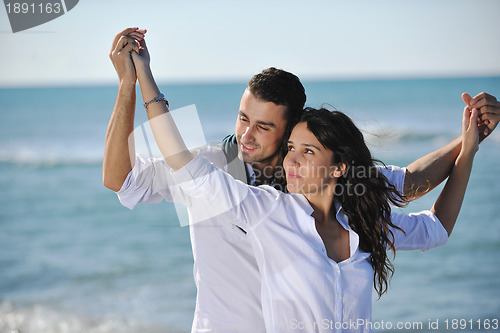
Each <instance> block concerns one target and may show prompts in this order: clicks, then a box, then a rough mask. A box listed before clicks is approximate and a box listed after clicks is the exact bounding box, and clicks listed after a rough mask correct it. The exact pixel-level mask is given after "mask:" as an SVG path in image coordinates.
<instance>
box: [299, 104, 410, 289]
mask: <svg viewBox="0 0 500 333" xmlns="http://www.w3.org/2000/svg"><path fill="white" fill-rule="evenodd" d="M300 122H305V123H306V124H307V128H308V129H309V130H310V131H311V132H312V133H313V134H314V135H315V136H316V138H317V139H318V141H319V142H320V143H321V144H322V145H323V146H324V147H325V148H328V149H330V150H331V151H333V164H334V165H338V164H341V163H343V164H345V166H346V171H345V173H344V175H343V176H341V177H340V178H338V179H337V186H340V188H335V198H336V199H337V200H338V201H339V202H340V204H341V205H342V209H343V211H344V212H345V214H346V215H347V217H348V220H349V226H350V227H351V228H352V230H353V231H355V232H356V233H357V234H358V235H359V244H360V248H361V249H362V250H363V251H365V252H368V253H370V254H371V256H370V261H371V265H372V267H373V270H374V271H375V275H374V278H373V284H374V287H375V290H376V291H377V293H378V295H379V297H380V296H382V294H384V293H385V292H386V291H387V287H388V281H389V280H390V278H391V277H392V275H393V274H394V266H393V265H392V263H391V261H390V260H389V258H388V256H387V250H388V249H390V250H392V251H393V252H394V254H395V247H394V234H393V232H392V231H391V229H390V227H392V228H395V229H399V230H401V229H400V228H399V227H397V226H395V225H394V224H392V221H391V207H390V205H391V204H393V205H395V206H404V205H405V203H406V202H407V201H406V199H405V198H404V196H403V195H402V194H401V193H399V192H398V190H397V189H396V187H395V186H394V185H392V184H391V183H389V181H388V180H387V178H386V177H385V176H384V175H383V174H381V173H380V172H379V171H378V169H377V168H376V167H375V163H380V161H378V160H375V159H374V158H373V157H372V155H371V153H370V150H369V149H368V147H367V146H366V143H365V140H364V138H363V134H362V133H361V131H360V130H359V129H358V128H357V127H356V125H354V123H353V122H352V120H351V119H350V118H349V117H348V116H346V115H345V114H344V113H342V112H339V111H330V110H327V109H325V108H321V109H319V110H318V109H313V108H306V109H305V110H304V114H303V116H302V119H301V120H300ZM349 189H350V190H349Z"/></svg>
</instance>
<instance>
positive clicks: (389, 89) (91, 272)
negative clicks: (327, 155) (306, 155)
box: [0, 77, 500, 333]
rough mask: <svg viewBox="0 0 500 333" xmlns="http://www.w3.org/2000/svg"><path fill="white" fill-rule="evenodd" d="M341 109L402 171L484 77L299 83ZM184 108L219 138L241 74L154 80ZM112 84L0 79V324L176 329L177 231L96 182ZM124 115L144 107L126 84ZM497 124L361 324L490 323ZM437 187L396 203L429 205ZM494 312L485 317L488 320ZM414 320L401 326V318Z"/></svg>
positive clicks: (495, 303)
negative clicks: (438, 224) (425, 247)
mask: <svg viewBox="0 0 500 333" xmlns="http://www.w3.org/2000/svg"><path fill="white" fill-rule="evenodd" d="M304 86H305V88H306V92H307V105H308V106H313V107H320V106H322V105H323V104H326V105H329V106H330V107H334V108H336V109H338V110H341V111H344V112H346V113H347V114H349V115H350V116H351V117H352V118H353V120H354V121H355V122H356V123H357V124H358V125H359V126H360V127H361V128H362V129H363V130H364V132H365V135H366V138H367V141H368V142H369V144H370V148H371V149H372V151H373V153H374V155H375V157H377V158H379V159H381V160H382V161H384V162H385V163H386V164H395V165H399V166H406V165H408V164H409V163H411V162H412V161H414V160H415V159H417V158H418V157H421V156H423V155H424V154H426V153H429V152H431V151H433V150H435V149H437V148H439V147H441V146H443V145H445V144H446V143H448V142H450V141H451V140H452V139H454V138H455V137H457V136H458V135H460V133H461V118H462V111H463V107H464V105H463V102H462V101H461V98H460V94H461V93H462V92H469V93H470V94H471V95H475V94H477V93H479V92H481V91H486V92H489V93H491V94H493V95H496V96H497V97H500V77H493V78H454V79H412V80H372V81H337V82H327V81H321V82H307V81H306V82H304ZM160 89H161V91H162V92H163V93H164V94H165V95H166V96H167V98H168V99H169V102H170V105H171V108H172V109H176V108H181V107H184V106H187V105H193V104H194V105H195V106H196V110H197V112H198V116H199V120H200V124H201V126H202V127H203V131H204V136H205V139H206V141H207V142H216V141H218V140H220V139H221V138H223V137H224V136H225V135H227V134H230V133H232V131H233V128H234V123H235V120H236V112H237V110H238V106H239V101H240V98H241V94H242V92H243V90H244V89H245V82H242V83H231V84H198V85H195V84H184V85H172V84H164V85H160ZM117 90H118V89H117V86H94V87H91V86H87V87H66V88H63V87H59V88H32V89H28V88H23V89H20V88H19V89H0V188H1V189H2V190H1V191H0V204H1V206H0V207H1V208H0V332H2V333H3V332H8V333H10V332H22V333H25V332H29V333H37V332H43V333H46V332H57V333H59V332H61V333H62V332H71V333H73V332H86V333H89V332H92V333H93V332H95V333H97V332H99V333H101V332H125V333H127V332H152V333H156V332H189V330H190V327H191V320H192V316H193V311H194V305H195V295H196V291H195V286H194V282H193V276H192V269H193V267H192V265H193V257H192V252H191V247H190V241H189V230H188V228H187V227H181V226H180V224H179V220H178V218H177V215H176V211H175V207H174V206H173V205H172V204H168V203H165V202H163V203H162V204H145V205H139V206H138V207H137V208H136V209H135V210H133V211H131V210H128V209H127V208H124V207H122V206H121V205H120V203H119V201H118V199H117V197H116V195H115V194H114V193H113V192H112V191H110V190H108V189H106V188H105V187H104V186H103V185H102V178H101V177H102V176H101V174H102V171H101V163H102V156H103V146H104V137H105V133H106V128H107V124H108V121H109V117H110V115H111V112H112V110H113V105H114V101H115V98H116V93H117ZM137 101H138V102H137V112H136V126H139V125H140V124H142V123H144V122H145V121H146V120H147V118H146V115H145V112H144V109H143V107H142V105H141V103H140V102H141V101H142V100H141V96H140V92H139V91H138V98H137ZM499 131H500V130H497V132H494V133H493V134H492V135H491V136H490V137H489V138H487V139H486V140H485V141H484V142H483V143H481V145H480V150H479V152H478V154H477V155H476V159H475V162H474V168H473V171H472V176H471V179H470V183H469V188H468V190H467V194H466V198H465V202H464V204H463V207H462V211H461V213H460V216H459V220H458V222H457V225H456V227H455V229H454V231H453V234H452V236H451V238H450V239H449V241H448V243H447V245H446V246H444V247H441V248H438V249H433V250H430V251H428V252H425V253H421V252H398V253H397V255H396V258H395V260H394V264H395V269H396V271H395V274H394V277H393V279H392V281H391V285H390V289H389V292H388V294H386V295H384V296H382V298H381V299H380V300H376V297H374V302H373V308H374V312H373V325H374V326H373V328H374V330H375V331H384V332H385V331H391V332H392V331H398V330H397V329H400V328H403V329H408V331H419V332H436V331H446V329H448V330H449V331H452V330H455V331H461V332H463V331H467V332H470V331H477V332H479V331H481V332H484V331H485V330H487V331H494V329H495V328H496V329H498V327H499V325H500V323H498V320H500V259H499V257H500V205H499V200H500V182H499V180H498V178H497V176H498V174H499V173H500V154H499V152H500V132H499ZM441 188H442V187H439V188H437V189H435V190H434V191H432V192H431V193H429V194H428V195H426V196H424V197H423V198H421V199H419V200H417V201H415V202H413V203H412V204H410V205H409V207H407V208H405V211H420V210H422V209H429V208H430V207H431V206H432V203H433V202H434V201H435V200H436V198H437V196H438V194H439V191H440V189H441ZM495 323H496V326H495ZM415 325H416V326H415Z"/></svg>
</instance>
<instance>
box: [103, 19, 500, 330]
mask: <svg viewBox="0 0 500 333" xmlns="http://www.w3.org/2000/svg"><path fill="white" fill-rule="evenodd" d="M144 33H145V31H144V30H138V29H136V28H132V29H125V30H124V31H122V32H121V33H119V34H118V35H117V36H116V37H115V40H114V42H113V46H112V50H111V54H110V56H111V59H112V61H113V64H114V65H115V68H116V70H117V73H118V76H119V80H120V88H119V92H118V97H117V101H116V105H115V109H114V111H113V114H112V117H111V120H110V124H109V127H108V132H107V136H106V147H105V156H104V163H103V182H104V184H105V185H106V187H108V188H110V189H112V190H114V191H116V192H117V193H118V195H119V198H120V201H121V202H122V204H123V205H125V206H127V207H129V208H133V207H134V206H135V205H136V204H138V203H141V202H160V201H162V200H164V199H165V200H167V201H173V200H176V201H180V202H182V203H185V204H186V205H187V206H188V207H189V209H190V213H191V214H190V216H191V218H192V219H193V220H195V221H199V220H202V219H203V216H204V215H206V214H208V213H209V212H210V213H211V212H213V211H215V213H211V215H210V216H213V217H211V218H209V219H207V220H205V221H201V222H199V223H191V225H190V233H191V241H192V247H193V254H194V259H195V267H194V275H195V283H196V286H197V288H198V294H197V301H196V311H195V318H194V322H193V329H192V331H193V332H266V331H267V332H290V331H294V330H299V328H303V329H302V331H306V332H309V331H319V332H330V331H338V330H336V328H337V327H336V325H335V323H342V322H348V321H349V320H353V321H357V320H358V319H364V320H367V321H369V320H370V318H371V286H372V285H373V286H374V287H375V289H376V290H377V292H378V294H379V295H381V294H382V293H384V292H385V291H386V289H387V282H388V280H389V279H390V276H391V274H392V265H391V263H390V261H389V260H388V255H387V252H386V251H387V250H395V249H408V250H409V249H420V250H427V249H429V248H432V247H436V246H439V245H442V244H444V243H445V242H446V240H447V237H448V235H449V234H450V233H451V230H452V228H453V225H454V223H455V221H456V218H457V215H458V212H459V209H460V206H461V202H462V199H463V195H464V192H465V188H466V185H467V181H468V177H469V174H470V169H471V166H472V160H473V157H474V153H475V151H476V150H477V144H478V136H479V135H480V136H482V137H484V136H486V135H488V134H489V133H491V131H492V130H493V129H494V128H495V126H496V124H497V122H498V115H499V114H500V106H499V104H498V102H496V100H495V99H494V98H493V97H492V96H490V95H487V94H484V93H483V94H480V95H478V96H476V97H475V98H474V99H472V98H471V97H470V96H468V95H464V101H465V102H466V103H467V104H468V106H467V107H466V108H465V110H464V121H463V123H464V124H463V135H462V137H460V138H457V139H456V140H454V141H453V142H452V143H450V144H449V145H447V146H445V147H443V148H441V149H439V150H437V151H436V152H433V153H431V154H429V155H427V156H425V157H423V158H421V159H419V160H417V161H415V162H414V163H412V164H410V165H409V166H408V167H407V168H406V169H401V168H397V167H377V168H376V169H374V160H373V159H372V157H371V155H370V152H369V151H368V149H367V148H366V146H365V144H364V140H363V137H362V135H361V133H360V132H359V130H358V129H357V128H356V127H355V126H354V124H353V123H352V122H351V121H350V119H349V118H348V117H347V116H345V115H344V114H342V113H340V112H329V111H327V110H313V109H306V111H305V112H302V109H303V106H304V103H305V93H304V89H303V87H302V85H301V83H300V81H299V80H298V78H297V77H296V76H294V75H292V74H290V73H287V72H284V71H281V70H276V69H273V68H270V69H267V70H264V71H263V72H262V73H260V74H257V75H256V76H254V77H253V78H252V79H251V80H250V82H249V84H248V86H247V89H246V90H245V92H244V93H243V96H242V99H241V104H240V109H239V112H238V117H237V122H236V128H235V135H234V136H232V137H229V138H226V139H225V141H224V143H223V149H222V151H217V150H202V151H200V152H199V153H198V155H197V156H196V157H195V156H194V155H193V154H192V153H191V152H189V151H187V150H186V147H185V145H184V144H183V141H182V138H180V136H179V135H178V132H177V131H176V127H175V124H174V123H173V121H172V120H171V118H170V114H169V113H168V102H166V100H165V99H164V98H163V97H162V96H161V95H160V92H159V90H158V88H157V86H156V83H155V81H154V79H153V75H152V73H151V71H150V68H149V54H148V52H147V48H146V45H145V42H144ZM137 78H138V79H139V83H140V86H141V91H142V95H143V100H144V102H145V104H147V105H146V110H147V113H148V117H149V119H150V123H151V128H152V130H153V133H154V135H155V138H156V140H157V144H158V146H159V148H160V151H161V152H162V155H163V156H164V159H158V160H146V159H144V158H143V157H141V156H137V157H136V156H135V154H134V153H133V141H131V140H129V137H130V134H131V133H132V131H133V120H134V107H135V84H136V79H137ZM151 101H153V102H151ZM150 102H151V103H150ZM156 102H158V103H156ZM472 104H473V105H474V107H472V106H471V105H472ZM483 110H484V111H483ZM478 119H479V120H478ZM476 122H478V123H480V124H481V127H478V126H477V125H476ZM295 123H297V125H296V126H294V125H295ZM479 129H481V130H480V133H478V130H479ZM290 133H291V135H290V136H289V134H290ZM288 136H289V137H288ZM284 140H286V142H284ZM284 144H286V146H287V148H288V149H287V153H286V155H285V154H283V152H282V149H281V148H282V146H283V145H284ZM235 149H236V150H235ZM235 154H237V155H238V157H239V158H240V159H241V160H243V161H244V162H245V163H241V165H242V166H243V171H244V172H243V177H241V175H240V176H239V177H240V178H242V180H243V181H244V182H245V183H247V184H249V185H275V186H277V185H280V184H282V182H281V179H280V177H279V175H277V172H276V171H277V170H281V168H280V166H281V165H283V167H284V170H285V173H286V177H287V185H286V186H287V189H288V192H290V194H284V193H283V192H281V191H279V190H276V189H275V188H273V187H272V186H259V187H252V186H248V185H245V184H243V183H242V182H237V181H235V180H234V179H233V178H232V177H230V176H228V174H227V173H225V172H222V171H219V170H217V169H216V168H215V167H214V165H216V166H218V167H219V168H221V169H223V170H224V169H225V170H226V171H229V172H230V171H231V170H230V169H231V165H234V164H235V163H229V167H226V165H225V162H226V161H227V162H231V161H232V159H233V158H234V156H235ZM283 155H285V156H284V160H282V158H281V157H282V156H283ZM203 157H206V158H207V159H208V160H210V161H211V162H213V164H209V163H208V162H207V160H206V159H205V158H203ZM237 161H239V160H236V162H237ZM167 164H168V166H167ZM171 169H173V170H176V171H175V172H172V171H171ZM353 170H364V171H366V170H368V171H372V172H364V173H362V174H363V175H364V176H361V177H357V176H359V175H360V173H357V172H353ZM318 171H321V172H318ZM367 175H369V176H367ZM448 175H450V179H449V180H448V182H447V184H446V186H445V187H444V189H443V191H442V193H441V195H440V197H439V198H438V200H437V201H436V203H435V205H434V206H433V208H432V209H431V211H425V212H421V213H417V214H410V215H398V214H391V212H390V207H389V204H394V205H396V206H400V205H402V204H403V203H404V201H405V200H411V199H414V198H416V197H419V196H421V195H423V194H425V193H426V192H427V191H428V190H430V189H432V188H434V187H435V186H436V185H438V184H439V183H440V182H441V181H442V180H444V179H445V178H446V177H447V176H448ZM347 184H351V185H356V184H361V185H363V187H362V188H363V189H366V192H365V193H363V195H360V196H353V195H343V194H346V193H347V191H345V192H344V193H343V194H338V193H339V192H340V191H338V189H339V188H342V187H344V188H345V187H346V186H347ZM282 189H283V188H282ZM358 330H359V331H367V330H369V327H368V328H367V327H365V326H363V327H359V329H358Z"/></svg>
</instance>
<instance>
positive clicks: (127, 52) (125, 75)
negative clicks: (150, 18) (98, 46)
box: [109, 28, 146, 84]
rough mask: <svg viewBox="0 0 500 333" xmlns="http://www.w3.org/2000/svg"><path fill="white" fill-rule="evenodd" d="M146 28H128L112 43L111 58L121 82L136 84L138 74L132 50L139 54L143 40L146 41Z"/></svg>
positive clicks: (117, 35)
mask: <svg viewBox="0 0 500 333" xmlns="http://www.w3.org/2000/svg"><path fill="white" fill-rule="evenodd" d="M145 34H146V30H145V29H139V28H127V29H124V30H122V31H121V32H119V33H117V34H116V35H115V38H114V39H113V43H112V44H111V51H110V52H109V58H110V59H111V62H112V63H113V66H114V67H115V70H116V73H117V74H118V79H119V80H120V83H127V82H128V83H133V84H135V82H136V80H137V76H136V73H135V67H134V63H133V61H132V57H131V52H132V51H134V52H135V53H137V54H139V51H140V48H141V46H140V45H141V44H140V43H141V42H143V41H144V35H145Z"/></svg>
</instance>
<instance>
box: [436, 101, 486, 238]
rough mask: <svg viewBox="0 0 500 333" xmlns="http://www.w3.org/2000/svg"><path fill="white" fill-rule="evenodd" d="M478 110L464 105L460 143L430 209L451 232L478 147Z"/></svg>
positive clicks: (449, 232)
mask: <svg viewBox="0 0 500 333" xmlns="http://www.w3.org/2000/svg"><path fill="white" fill-rule="evenodd" d="M478 113H479V112H478V110H477V109H474V110H472V112H471V111H470V110H469V109H468V108H467V107H466V108H465V110H464V116H463V121H462V138H463V139H462V145H461V150H460V154H459V155H458V157H457V159H456V161H455V163H454V166H453V169H452V170H451V174H450V177H449V179H448V181H447V182H446V185H445V186H444V188H443V190H442V191H441V194H440V195H439V197H438V199H437V200H436V202H435V203H434V206H433V207H432V209H431V211H432V212H433V213H434V214H435V215H436V216H437V217H438V218H439V220H440V221H441V224H442V225H443V227H444V228H445V229H446V231H447V232H448V235H450V234H451V231H452V230H453V227H454V226H455V222H456V221H457V217H458V213H459V212H460V208H461V207H462V202H463V199H464V196H465V190H466V188H467V183H468V181H469V177H470V173H471V169H472V162H473V160H474V156H475V154H476V152H477V150H478V149H479V127H478V126H477V125H476V123H477V121H478Z"/></svg>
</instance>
